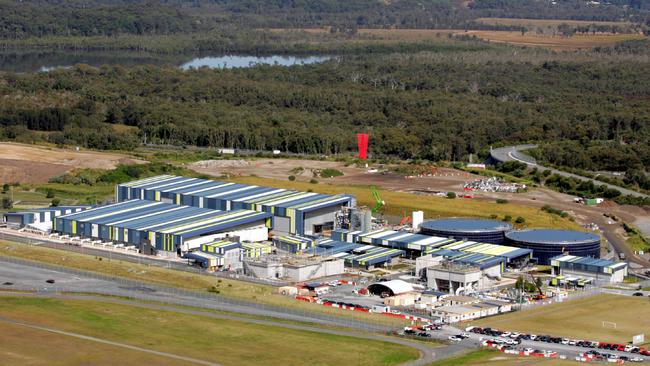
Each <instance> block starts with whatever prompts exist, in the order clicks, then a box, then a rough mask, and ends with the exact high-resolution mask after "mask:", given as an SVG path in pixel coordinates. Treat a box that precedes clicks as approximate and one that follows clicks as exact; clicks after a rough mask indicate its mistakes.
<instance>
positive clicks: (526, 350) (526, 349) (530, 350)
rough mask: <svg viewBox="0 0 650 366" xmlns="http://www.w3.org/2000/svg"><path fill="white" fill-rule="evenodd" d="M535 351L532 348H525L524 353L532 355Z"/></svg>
mask: <svg viewBox="0 0 650 366" xmlns="http://www.w3.org/2000/svg"><path fill="white" fill-rule="evenodd" d="M533 351H534V349H532V348H530V347H529V348H524V352H528V353H531V352H533Z"/></svg>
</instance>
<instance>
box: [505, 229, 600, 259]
mask: <svg viewBox="0 0 650 366" xmlns="http://www.w3.org/2000/svg"><path fill="white" fill-rule="evenodd" d="M506 239H507V242H508V244H509V245H512V246H516V247H520V248H526V249H532V250H533V258H536V259H537V263H539V264H544V265H549V264H551V258H553V257H557V256H559V255H561V254H571V255H576V256H581V257H591V258H600V237H599V236H598V235H595V234H592V233H584V232H580V231H573V230H551V229H539V230H521V231H510V232H508V233H506Z"/></svg>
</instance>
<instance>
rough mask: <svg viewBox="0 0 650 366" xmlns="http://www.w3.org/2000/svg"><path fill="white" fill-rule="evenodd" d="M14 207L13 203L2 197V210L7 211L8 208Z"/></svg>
mask: <svg viewBox="0 0 650 366" xmlns="http://www.w3.org/2000/svg"><path fill="white" fill-rule="evenodd" d="M12 207H14V203H13V201H12V200H11V199H9V198H7V197H4V198H3V199H2V209H4V210H8V209H10V208H12Z"/></svg>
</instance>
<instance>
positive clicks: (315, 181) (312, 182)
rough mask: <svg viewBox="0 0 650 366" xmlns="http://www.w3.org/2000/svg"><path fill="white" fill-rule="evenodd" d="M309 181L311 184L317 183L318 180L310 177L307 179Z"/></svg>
mask: <svg viewBox="0 0 650 366" xmlns="http://www.w3.org/2000/svg"><path fill="white" fill-rule="evenodd" d="M309 183H311V184H318V181H317V180H316V179H314V178H312V179H311V180H310V181H309Z"/></svg>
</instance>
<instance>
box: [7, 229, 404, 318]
mask: <svg viewBox="0 0 650 366" xmlns="http://www.w3.org/2000/svg"><path fill="white" fill-rule="evenodd" d="M0 255H7V256H12V257H17V258H24V259H29V260H34V261H38V262H43V263H50V264H56V265H61V266H66V267H70V268H77V269H82V270H86V271H92V272H97V273H103V274H109V275H113V276H118V277H122V278H130V279H135V280H139V281H145V282H149V283H153V284H158V285H163V286H171V287H180V288H184V289H188V290H196V291H202V292H203V291H207V290H208V289H209V288H211V287H212V286H217V288H218V289H219V292H220V294H221V295H223V296H228V297H232V298H238V299H243V300H249V301H254V302H258V303H261V304H268V305H276V306H283V307H287V308H291V309H300V310H304V311H310V312H319V313H327V314H336V315H337V316H341V317H344V318H351V319H356V320H360V321H366V322H370V323H375V324H384V325H388V326H395V327H399V326H403V325H406V324H407V322H406V320H400V319H395V318H391V317H386V316H380V315H376V314H366V313H360V312H353V311H343V310H339V309H334V308H330V307H325V306H320V305H316V304H309V303H305V302H303V301H296V300H294V299H293V298H290V297H286V296H282V295H279V294H277V293H276V288H275V287H272V286H266V285H260V284H254V283H249V282H243V281H237V280H229V279H218V278H216V277H211V276H205V275H198V274H194V273H189V272H182V271H175V270H170V269H165V268H160V267H155V266H149V265H144V264H137V263H131V262H123V261H117V260H113V261H110V262H109V261H108V260H102V261H99V260H98V259H96V258H95V257H93V256H89V255H84V254H78V253H72V252H67V251H61V250H56V249H50V248H44V247H37V246H29V245H26V244H19V243H10V242H6V241H4V242H3V241H0Z"/></svg>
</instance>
